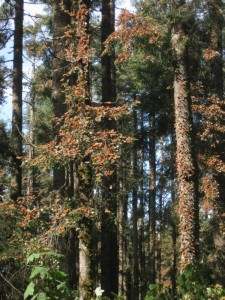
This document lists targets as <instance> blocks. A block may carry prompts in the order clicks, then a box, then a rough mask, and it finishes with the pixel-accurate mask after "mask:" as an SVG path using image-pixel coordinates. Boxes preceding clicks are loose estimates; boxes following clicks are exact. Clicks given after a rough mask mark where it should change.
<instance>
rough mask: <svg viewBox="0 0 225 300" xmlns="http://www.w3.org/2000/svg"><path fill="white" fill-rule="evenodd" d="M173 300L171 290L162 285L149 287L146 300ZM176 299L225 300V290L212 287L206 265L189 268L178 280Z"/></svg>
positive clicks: (217, 286) (218, 286)
mask: <svg viewBox="0 0 225 300" xmlns="http://www.w3.org/2000/svg"><path fill="white" fill-rule="evenodd" d="M170 299H171V300H172V299H174V295H173V293H172V291H171V289H170V288H167V287H164V286H163V285H160V284H152V285H150V286H149V290H148V293H147V295H146V297H145V300H170ZM176 299H180V300H223V299H225V289H224V288H223V287H222V286H220V285H218V284H217V285H212V283H211V282H210V271H209V270H208V269H207V268H206V267H205V266H204V265H196V266H189V267H187V268H186V270H185V271H184V272H182V273H181V274H180V275H179V276H178V279H177V295H176Z"/></svg>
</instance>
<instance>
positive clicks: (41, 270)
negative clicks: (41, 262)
mask: <svg viewBox="0 0 225 300" xmlns="http://www.w3.org/2000/svg"><path fill="white" fill-rule="evenodd" d="M48 271H49V270H48V269H47V268H45V267H35V268H33V270H32V272H31V275H30V279H34V278H36V277H37V276H40V277H41V278H42V279H44V278H45V277H47V275H48Z"/></svg>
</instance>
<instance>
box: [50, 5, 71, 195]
mask: <svg viewBox="0 0 225 300" xmlns="http://www.w3.org/2000/svg"><path fill="white" fill-rule="evenodd" d="M62 4H63V6H62ZM70 6H71V1H70V0H63V1H55V3H54V6H53V9H54V11H53V52H54V58H53V74H52V103H53V111H54V117H55V118H56V120H55V122H54V136H55V139H57V136H58V130H59V125H57V119H58V118H60V117H62V116H63V115H64V113H65V112H66V103H65V95H64V92H63V90H64V88H63V76H64V75H65V73H66V70H67V68H68V66H67V63H66V61H65V31H66V30H67V26H69V25H70V21H71V18H70V16H69V14H68V11H70ZM66 11H67V12H66ZM64 184H65V169H64V167H62V166H59V167H55V168H54V169H53V189H54V190H59V189H61V188H62V187H63V186H64Z"/></svg>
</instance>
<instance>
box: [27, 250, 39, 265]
mask: <svg viewBox="0 0 225 300" xmlns="http://www.w3.org/2000/svg"><path fill="white" fill-rule="evenodd" d="M40 256H41V254H40V253H32V254H31V255H29V256H28V258H27V263H28V264H29V263H31V262H34V261H35V260H36V259H38V258H40Z"/></svg>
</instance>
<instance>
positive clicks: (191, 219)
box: [172, 22, 199, 271]
mask: <svg viewBox="0 0 225 300" xmlns="http://www.w3.org/2000/svg"><path fill="white" fill-rule="evenodd" d="M188 39H189V37H188V34H187V33H186V31H185V26H184V24H182V22H178V23H177V24H175V25H174V27H173V31H172V48H173V51H174V57H175V76H174V108H175V133H176V168H177V179H178V193H179V216H180V224H179V231H180V269H181V271H183V270H184V269H185V268H186V267H187V266H189V265H193V264H194V263H195V262H197V261H198V254H199V250H198V247H199V241H198V230H199V228H198V218H199V216H198V214H199V211H198V197H197V194H198V193H197V191H198V188H197V180H198V178H197V167H196V163H195V159H194V151H193V137H192V113H191V103H190V101H191V100H190V97H189V85H188V61H187V55H188V54H187V53H188Z"/></svg>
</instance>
